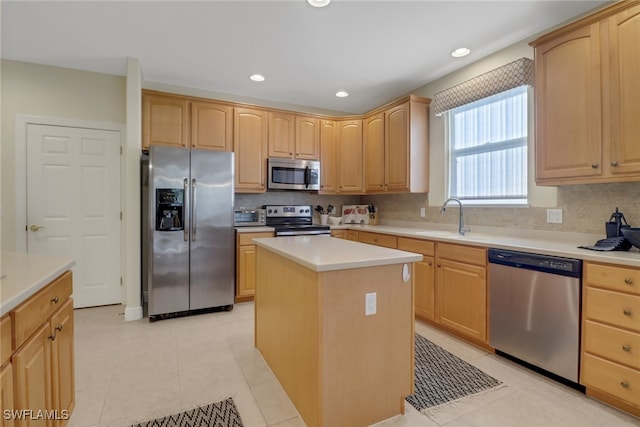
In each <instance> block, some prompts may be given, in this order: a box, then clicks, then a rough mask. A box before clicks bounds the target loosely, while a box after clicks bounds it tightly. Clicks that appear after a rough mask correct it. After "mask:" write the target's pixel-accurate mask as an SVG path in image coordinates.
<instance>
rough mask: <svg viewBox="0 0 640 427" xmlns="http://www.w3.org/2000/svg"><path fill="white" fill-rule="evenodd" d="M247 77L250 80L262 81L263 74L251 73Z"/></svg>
mask: <svg viewBox="0 0 640 427" xmlns="http://www.w3.org/2000/svg"><path fill="white" fill-rule="evenodd" d="M249 78H250V79H251V80H253V81H254V82H263V81H264V76H263V75H260V74H252V75H250V76H249Z"/></svg>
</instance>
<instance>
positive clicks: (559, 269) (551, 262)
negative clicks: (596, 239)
mask: <svg viewBox="0 0 640 427" xmlns="http://www.w3.org/2000/svg"><path fill="white" fill-rule="evenodd" d="M581 277H582V261H580V260H576V259H569V258H560V257H554V256H547V255H539V254H530V253H524V252H516V251H509V250H502V249H489V308H490V311H489V313H490V315H489V318H490V321H489V344H490V345H491V346H492V347H494V348H495V349H496V350H498V352H502V353H504V354H506V355H510V356H513V357H515V358H517V359H520V360H522V361H524V362H527V363H529V364H531V365H533V366H536V367H538V368H542V369H544V370H545V371H548V372H551V373H552V374H555V375H557V376H559V377H561V378H565V379H567V380H569V381H571V382H573V383H577V382H578V367H579V361H580V279H581Z"/></svg>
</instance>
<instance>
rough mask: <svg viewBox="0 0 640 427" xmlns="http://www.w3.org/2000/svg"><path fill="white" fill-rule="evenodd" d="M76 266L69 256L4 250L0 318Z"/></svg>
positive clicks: (0, 286) (0, 288)
mask: <svg viewBox="0 0 640 427" xmlns="http://www.w3.org/2000/svg"><path fill="white" fill-rule="evenodd" d="M75 263H76V261H75V260H74V259H73V258H69V257H57V256H48V255H38V254H26V253H17V252H6V251H3V252H2V264H0V265H1V266H2V272H1V274H2V278H1V279H0V316H2V315H4V314H6V313H8V312H9V311H11V310H13V309H14V308H15V307H17V306H18V305H20V304H21V303H22V302H24V301H26V300H27V299H28V298H29V297H31V296H32V295H35V294H36V292H38V291H39V290H40V289H42V288H43V287H45V286H46V285H47V284H48V283H50V282H51V281H52V280H54V279H55V278H56V277H58V276H60V275H61V274H62V273H64V272H65V271H67V270H69V269H70V268H71V267H73V266H74V265H75Z"/></svg>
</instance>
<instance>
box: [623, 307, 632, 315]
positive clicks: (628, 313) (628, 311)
mask: <svg viewBox="0 0 640 427" xmlns="http://www.w3.org/2000/svg"><path fill="white" fill-rule="evenodd" d="M622 314H624V315H625V316H627V317H628V316H631V309H629V308H625V309H624V310H623V311H622Z"/></svg>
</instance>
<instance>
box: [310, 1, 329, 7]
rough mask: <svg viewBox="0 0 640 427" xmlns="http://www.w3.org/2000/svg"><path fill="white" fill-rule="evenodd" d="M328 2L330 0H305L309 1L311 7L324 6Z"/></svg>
mask: <svg viewBox="0 0 640 427" xmlns="http://www.w3.org/2000/svg"><path fill="white" fill-rule="evenodd" d="M330 2H331V0H307V3H309V4H310V5H311V6H313V7H325V6H326V5H328V4H329V3H330Z"/></svg>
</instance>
